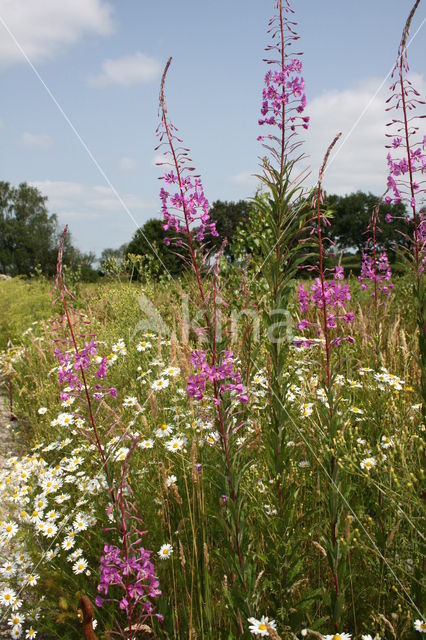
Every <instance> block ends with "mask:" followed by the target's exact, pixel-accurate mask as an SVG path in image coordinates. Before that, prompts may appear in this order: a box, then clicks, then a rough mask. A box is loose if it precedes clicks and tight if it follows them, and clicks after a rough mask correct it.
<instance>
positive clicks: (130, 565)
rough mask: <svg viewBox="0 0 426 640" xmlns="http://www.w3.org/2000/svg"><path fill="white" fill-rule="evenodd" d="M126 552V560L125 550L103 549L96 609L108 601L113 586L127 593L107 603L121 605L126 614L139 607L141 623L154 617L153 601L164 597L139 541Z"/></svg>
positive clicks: (109, 545) (146, 554)
mask: <svg viewBox="0 0 426 640" xmlns="http://www.w3.org/2000/svg"><path fill="white" fill-rule="evenodd" d="M140 535H142V532H140ZM126 552H127V557H123V551H122V550H121V549H119V548H118V547H116V546H115V545H111V544H106V545H105V546H104V555H102V556H101V560H100V574H101V575H100V579H99V585H98V592H99V593H100V594H102V595H98V596H97V597H96V600H95V603H96V606H97V607H102V606H103V604H104V603H105V601H106V600H107V598H105V597H104V596H107V595H108V594H109V593H110V589H111V587H118V588H119V590H120V591H124V594H123V595H122V597H121V598H112V597H110V598H108V601H111V602H118V604H119V607H120V609H121V610H123V611H128V610H132V611H134V609H135V608H136V607H137V606H140V607H141V613H140V615H139V616H138V622H139V623H140V622H141V621H144V620H145V619H146V618H148V617H150V616H151V615H153V613H154V608H153V606H152V604H151V602H150V599H153V598H157V597H158V596H159V595H161V591H160V589H159V584H160V583H159V581H158V579H157V577H156V576H155V569H154V565H153V564H152V562H151V561H150V556H151V552H150V551H147V550H146V549H144V547H143V546H142V545H141V540H140V539H138V540H136V541H135V542H133V543H131V544H130V545H129V547H128V548H127V550H126ZM157 617H158V616H157ZM141 619H142V620H141Z"/></svg>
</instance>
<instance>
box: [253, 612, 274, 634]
mask: <svg viewBox="0 0 426 640" xmlns="http://www.w3.org/2000/svg"><path fill="white" fill-rule="evenodd" d="M248 621H249V623H250V627H249V630H250V632H251V633H253V634H254V635H255V636H269V632H268V625H269V626H270V627H271V628H272V629H274V630H276V628H277V625H276V624H275V620H269V618H267V617H266V616H262V617H261V618H260V620H256V618H248Z"/></svg>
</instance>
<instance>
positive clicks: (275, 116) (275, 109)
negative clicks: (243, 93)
mask: <svg viewBox="0 0 426 640" xmlns="http://www.w3.org/2000/svg"><path fill="white" fill-rule="evenodd" d="M275 9H276V11H277V13H276V14H275V15H274V16H272V18H271V19H270V21H269V29H268V33H269V34H270V35H271V39H272V41H273V44H270V45H268V46H267V47H266V51H267V52H270V51H273V52H274V53H275V55H276V56H277V58H275V57H274V58H272V59H267V60H266V62H267V63H268V64H269V65H274V66H275V67H277V69H276V70H272V69H270V70H268V71H267V72H266V74H265V86H264V88H263V93H262V108H261V117H260V118H259V120H258V122H259V125H261V126H263V125H270V126H277V127H278V129H279V131H280V132H281V134H280V138H281V139H279V138H277V137H276V136H275V135H272V134H269V135H264V136H258V140H259V141H264V140H272V141H276V142H278V143H279V145H280V147H284V144H285V134H286V133H287V130H290V131H291V134H290V137H291V136H292V135H293V134H294V133H295V132H296V128H299V127H302V128H303V129H307V128H308V126H309V116H303V115H302V114H303V112H304V110H305V107H306V95H305V81H304V79H303V77H302V62H301V60H300V59H299V57H298V56H300V54H298V53H293V52H292V51H291V49H290V47H291V45H292V44H293V43H294V42H296V41H297V40H298V39H299V36H298V35H297V33H296V31H295V25H296V23H295V22H294V21H292V20H289V19H287V14H292V13H294V11H293V9H292V8H291V6H290V2H289V0H285V2H282V1H280V0H278V1H277V2H276V3H275ZM289 56H291V57H289Z"/></svg>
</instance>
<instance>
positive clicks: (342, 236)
mask: <svg viewBox="0 0 426 640" xmlns="http://www.w3.org/2000/svg"><path fill="white" fill-rule="evenodd" d="M377 202H378V198H377V196H375V195H373V194H372V193H364V192H363V191H356V192H355V193H350V194H348V195H345V196H338V195H333V194H326V197H325V202H324V206H325V207H326V208H328V209H330V210H332V211H333V216H332V218H331V220H330V222H331V225H330V226H329V227H327V228H326V229H325V230H324V231H325V234H326V235H327V236H328V237H329V238H331V239H332V240H333V242H334V243H335V245H336V248H337V250H339V251H344V250H347V249H352V250H353V249H357V251H358V253H360V254H361V253H362V250H363V247H364V244H365V241H366V239H367V237H368V236H367V235H366V232H367V228H368V226H369V223H370V220H371V215H372V213H373V211H374V208H375V207H376V206H377ZM386 215H390V216H392V218H393V221H392V222H391V223H387V222H385V217H386ZM379 216H380V224H379V225H378V226H379V229H380V231H378V234H377V235H378V248H379V249H380V247H383V248H384V249H386V251H387V252H388V253H389V259H390V260H391V261H392V262H393V261H394V259H395V247H396V246H397V245H400V246H406V245H407V235H408V237H410V235H412V228H411V227H412V225H411V223H410V222H409V221H407V210H406V208H405V205H404V204H398V205H395V204H387V203H386V202H382V204H381V205H380V213H379Z"/></svg>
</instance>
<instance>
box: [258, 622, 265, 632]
mask: <svg viewBox="0 0 426 640" xmlns="http://www.w3.org/2000/svg"><path fill="white" fill-rule="evenodd" d="M266 630H267V628H266V624H264V623H263V622H262V624H260V625H259V631H266Z"/></svg>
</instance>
